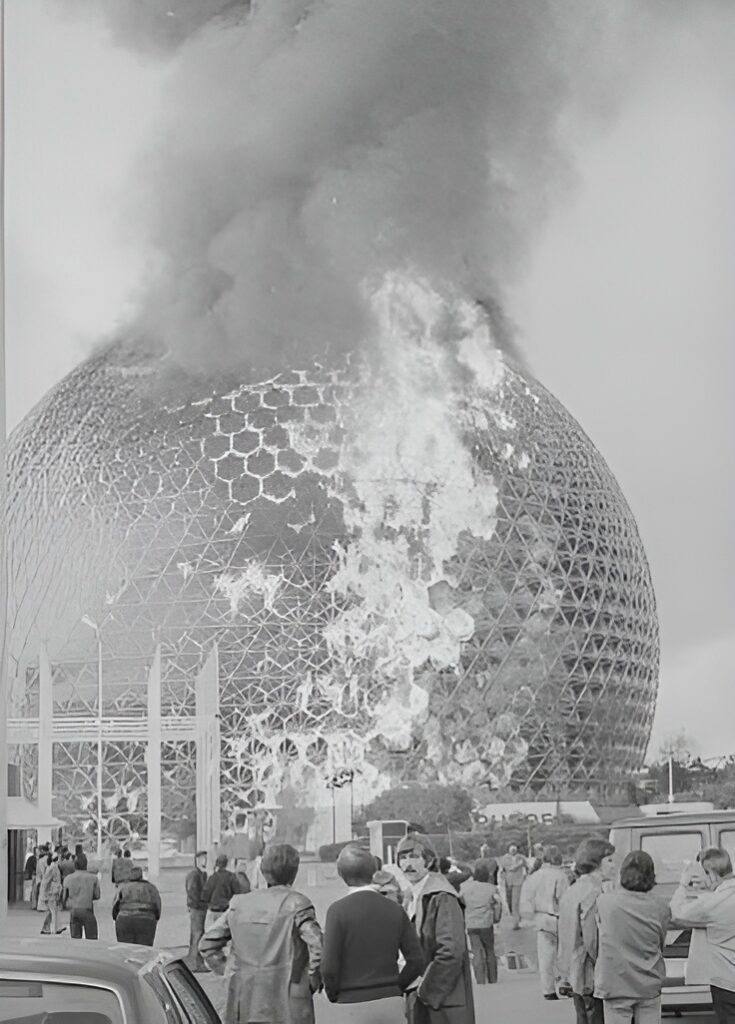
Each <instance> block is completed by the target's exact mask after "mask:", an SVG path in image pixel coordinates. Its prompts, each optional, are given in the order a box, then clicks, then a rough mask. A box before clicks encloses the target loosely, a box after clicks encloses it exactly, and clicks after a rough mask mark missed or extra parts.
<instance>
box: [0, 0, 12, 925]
mask: <svg viewBox="0 0 735 1024" xmlns="http://www.w3.org/2000/svg"><path fill="white" fill-rule="evenodd" d="M6 434H7V430H6V414H5V0H0V932H2V933H3V934H5V931H6V929H5V927H4V926H3V923H4V922H5V921H6V920H7V915H8V824H9V822H8V734H7V728H8V727H7V721H8V717H9V716H8V711H9V710H10V693H9V688H8V650H7V625H8V580H9V578H10V574H9V572H8V532H7V521H6V516H7V500H6V499H7V494H6V491H7V473H6V467H7V461H6V443H5V442H6V440H7V438H6Z"/></svg>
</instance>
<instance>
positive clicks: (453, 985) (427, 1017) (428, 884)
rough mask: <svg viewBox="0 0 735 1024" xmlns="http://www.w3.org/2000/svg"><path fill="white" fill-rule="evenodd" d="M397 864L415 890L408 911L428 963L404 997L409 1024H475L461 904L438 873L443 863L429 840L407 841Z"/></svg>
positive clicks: (407, 838)
mask: <svg viewBox="0 0 735 1024" xmlns="http://www.w3.org/2000/svg"><path fill="white" fill-rule="evenodd" d="M396 862H397V864H398V867H399V868H400V869H401V871H402V872H403V874H404V875H405V877H406V878H407V879H408V881H409V883H410V885H411V893H410V898H409V903H408V906H407V908H406V911H407V913H408V916H409V919H410V920H411V921H412V922H413V925H414V928H415V929H416V934H417V935H418V937H419V942H420V943H421V947H422V949H423V952H424V963H425V967H424V973H423V975H422V976H421V977H420V978H419V979H418V982H417V983H416V985H415V987H414V988H413V989H411V990H409V992H408V993H407V996H406V1019H407V1021H408V1024H475V1007H474V1001H473V998H472V975H471V973H470V958H469V952H468V950H467V937H466V935H465V920H464V910H463V904H462V899H461V897H460V895H459V893H457V891H456V890H455V888H454V886H452V885H451V883H450V882H448V881H447V879H446V878H445V877H444V876H443V875H441V874H440V873H439V870H438V867H439V858H438V857H437V854H436V851H435V850H434V848H433V846H432V845H431V843H430V842H429V840H428V839H427V837H426V836H424V835H419V834H418V833H415V832H412V833H409V834H408V835H407V836H405V837H404V838H403V839H402V840H401V841H400V843H399V844H398V847H397V849H396Z"/></svg>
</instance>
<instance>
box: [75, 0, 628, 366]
mask: <svg viewBox="0 0 735 1024" xmlns="http://www.w3.org/2000/svg"><path fill="white" fill-rule="evenodd" d="M97 2H98V0H95V3H97ZM170 5H171V9H170V11H169V10H168V9H166V8H167V5H166V4H165V3H159V2H158V0H155V2H153V3H151V2H149V0H138V2H133V0H127V2H126V0H105V2H100V3H99V7H98V10H99V9H100V8H101V9H103V10H106V11H107V13H108V15H109V17H110V18H111V24H112V28H113V31H114V32H115V33H116V35H117V37H118V38H121V39H124V40H126V41H128V42H131V43H138V44H139V45H140V46H141V47H142V48H144V49H145V48H148V49H150V48H153V47H156V46H158V47H159V48H160V49H162V50H164V51H166V60H167V61H168V62H169V73H168V85H167V90H168V91H167V98H168V102H167V115H166V117H165V119H164V122H163V123H162V124H161V126H160V128H159V131H158V133H157V138H156V140H155V142H154V144H153V145H152V147H151V149H150V151H149V153H148V154H147V157H146V159H145V160H144V161H143V163H142V165H141V169H140V174H139V177H138V180H137V181H136V182H135V191H136V195H137V197H138V199H137V210H136V215H137V216H139V217H140V219H141V222H142V223H143V224H144V225H145V228H146V231H147V233H148V236H149V238H148V240H149V242H150V243H151V244H152V246H153V248H154V250H155V252H156V253H157V254H158V262H157V269H156V273H155V274H154V275H153V277H152V280H151V284H150V286H149V288H148V290H147V292H146V294H145V295H144V297H143V301H142V304H141V312H140V317H139V322H138V324H137V327H138V329H139V330H141V331H142V332H144V333H146V334H151V335H153V336H155V337H157V338H160V339H162V340H163V341H164V342H165V343H166V344H167V345H168V347H169V348H170V349H171V351H172V352H173V353H175V354H176V355H177V356H178V358H179V359H181V360H182V361H184V362H186V363H194V364H198V365H208V364H211V363H217V364H219V365H227V364H234V363H238V362H240V361H242V360H248V361H252V360H253V359H258V358H259V357H266V358H267V359H268V361H270V362H272V361H273V359H274V358H281V357H285V353H287V352H288V351H289V350H290V349H291V348H292V347H297V348H298V349H299V350H303V349H308V350H309V351H315V352H320V351H323V350H324V349H325V348H335V347H337V348H343V347H352V346H354V345H355V344H358V343H359V341H360V339H362V338H364V337H365V336H367V335H369V333H370V330H371V319H370V311H369V303H368V302H367V301H366V294H367V293H368V292H369V290H370V288H371V287H373V286H374V285H375V284H376V283H377V282H378V281H379V280H380V279H381V276H382V275H383V274H384V273H385V272H387V271H390V270H403V271H407V272H410V273H413V274H418V275H421V276H423V277H425V278H427V279H429V280H431V281H434V282H437V283H439V285H440V286H444V285H445V284H446V283H451V286H452V287H454V288H456V289H457V290H459V292H460V293H462V294H464V295H466V296H468V297H471V298H475V299H481V300H482V301H483V302H484V303H485V306H486V308H490V309H497V308H499V307H498V302H500V303H501V305H502V296H503V291H504V289H505V288H506V287H507V286H508V285H509V284H510V283H512V282H513V281H514V280H515V279H516V277H517V275H518V273H519V270H520V269H521V268H522V266H523V263H524V260H525V259H526V257H527V255H528V252H529V249H530V247H531V245H532V242H533V239H534V237H535V236H536V234H537V232H538V230H539V227H540V225H541V224H543V222H544V219H545V217H546V214H547V212H548V210H549V208H550V205H551V204H552V203H553V202H554V201H555V200H556V199H557V198H558V196H559V194H560V193H561V192H563V191H564V189H565V188H567V187H568V185H569V183H570V182H571V180H572V174H571V169H570V168H571V163H570V160H569V150H570V145H569V136H570V132H571V129H570V126H571V125H572V124H573V123H574V121H575V118H577V117H578V116H579V112H580V106H581V104H580V98H582V99H583V100H584V104H583V105H584V106H585V107H586V109H587V113H588V114H589V113H590V112H591V113H592V114H593V116H597V115H599V114H600V112H602V111H603V110H604V111H605V112H606V113H608V112H609V105H610V97H611V96H614V95H615V94H616V88H612V89H611V88H610V82H611V79H619V78H620V77H621V76H620V55H621V52H623V51H624V49H625V45H626V38H627V32H628V28H629V24H628V19H629V17H630V9H631V8H630V7H629V6H628V4H627V3H626V2H625V0H620V2H619V3H616V4H613V5H609V4H603V3H589V0H519V2H513V3H509V2H507V0H267V2H265V0H264V2H260V3H258V2H254V3H253V4H245V3H225V2H223V0H209V2H206V0H201V2H199V3H194V2H193V0H187V2H179V3H176V4H174V3H173V0H170ZM632 6H633V7H634V6H635V5H632ZM612 8H614V10H612ZM167 26H168V28H167ZM165 29H167V31H164V30H165Z"/></svg>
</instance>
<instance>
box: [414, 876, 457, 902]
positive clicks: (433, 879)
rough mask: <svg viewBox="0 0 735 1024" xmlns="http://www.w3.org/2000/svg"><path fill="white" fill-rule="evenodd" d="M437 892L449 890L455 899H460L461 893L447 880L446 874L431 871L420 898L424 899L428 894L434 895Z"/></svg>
mask: <svg viewBox="0 0 735 1024" xmlns="http://www.w3.org/2000/svg"><path fill="white" fill-rule="evenodd" d="M436 892H448V893H450V894H451V895H452V896H454V898H455V899H457V900H458V899H460V896H459V893H458V892H457V890H456V889H455V888H454V886H453V885H452V883H451V882H449V881H447V879H446V878H445V877H444V875H440V874H439V872H438V871H430V872H429V874H428V875H427V877H426V883H425V884H424V887H423V889H422V890H421V896H420V899H422V900H424V899H426V897H427V896H433V895H434V893H436Z"/></svg>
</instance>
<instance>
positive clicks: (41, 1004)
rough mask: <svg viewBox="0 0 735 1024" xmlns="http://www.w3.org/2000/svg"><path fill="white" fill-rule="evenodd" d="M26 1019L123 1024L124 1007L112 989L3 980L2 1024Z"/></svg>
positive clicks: (69, 1023)
mask: <svg viewBox="0 0 735 1024" xmlns="http://www.w3.org/2000/svg"><path fill="white" fill-rule="evenodd" d="M44 1015H48V1016H44ZM24 1018H28V1019H30V1020H36V1019H38V1020H41V1019H42V1018H43V1019H44V1020H48V1022H49V1024H75V1022H76V1024H122V1015H121V1013H120V1003H119V1001H118V998H117V996H116V995H115V993H114V992H112V991H111V990H110V989H105V988H95V987H94V986H92V985H78V984H68V985H67V984H62V983H56V982H48V981H44V980H43V979H42V978H38V977H37V976H36V977H32V978H28V979H15V978H0V1024H14V1022H18V1021H22V1020H23V1019H24Z"/></svg>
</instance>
